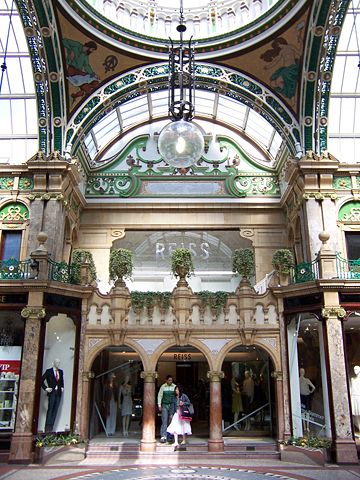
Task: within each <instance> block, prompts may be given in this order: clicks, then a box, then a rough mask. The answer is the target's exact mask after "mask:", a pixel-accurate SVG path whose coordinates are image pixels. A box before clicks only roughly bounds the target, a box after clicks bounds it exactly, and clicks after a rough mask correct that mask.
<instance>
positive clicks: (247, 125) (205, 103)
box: [84, 90, 283, 168]
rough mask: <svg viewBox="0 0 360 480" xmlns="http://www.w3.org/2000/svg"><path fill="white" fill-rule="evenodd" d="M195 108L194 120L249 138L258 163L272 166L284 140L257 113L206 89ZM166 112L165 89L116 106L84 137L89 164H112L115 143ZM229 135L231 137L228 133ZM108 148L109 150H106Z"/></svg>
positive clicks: (197, 100) (166, 95) (120, 143)
mask: <svg viewBox="0 0 360 480" xmlns="http://www.w3.org/2000/svg"><path fill="white" fill-rule="evenodd" d="M195 106H196V120H199V119H203V120H207V121H211V122H212V123H214V122H215V123H219V124H221V125H226V126H228V127H230V128H231V129H232V131H236V132H237V133H240V134H241V135H242V137H244V138H245V139H251V140H252V143H253V144H255V146H257V147H258V148H257V150H258V152H262V154H261V155H260V157H258V158H257V160H260V161H263V162H264V161H265V162H266V161H267V162H269V166H270V165H271V166H274V164H275V161H276V159H277V155H278V152H279V151H280V149H281V145H282V142H283V140H282V138H281V136H280V135H279V133H278V132H276V130H275V129H274V128H273V127H272V126H271V125H270V123H269V122H267V121H266V120H265V119H264V118H263V117H262V116H261V115H260V114H258V113H256V112H255V111H254V110H252V109H251V108H249V107H248V106H246V105H243V104H242V103H240V102H239V101H237V100H235V99H232V98H230V97H226V96H224V95H221V94H219V93H215V92H209V91H205V90H197V91H196V104H195ZM167 112H168V92H167V90H163V91H157V92H152V93H148V94H147V95H146V96H142V97H138V98H135V99H133V100H130V101H128V102H125V103H123V104H122V105H119V106H118V107H117V108H116V109H115V110H114V111H112V112H111V113H109V114H108V115H106V116H105V117H104V118H102V119H101V120H100V121H99V122H98V123H97V124H96V125H95V126H94V127H93V128H92V129H91V131H90V132H89V133H88V135H87V136H86V137H85V141H84V145H85V152H84V154H85V157H86V158H87V159H88V162H89V165H90V166H91V167H92V168H94V167H95V168H96V167H97V166H99V165H104V164H106V163H107V162H108V161H111V160H112V158H113V157H114V154H115V152H114V146H113V144H114V141H116V140H117V139H118V138H119V137H120V136H121V135H123V134H125V133H126V132H127V131H128V130H129V129H130V128H131V129H133V128H134V127H136V126H140V125H143V124H144V123H147V122H148V121H150V120H151V121H153V120H157V119H163V118H164V117H165V118H166V117H167ZM167 121H168V120H167ZM205 129H206V131H208V130H209V129H213V127H211V126H210V125H209V124H208V125H207V127H205ZM133 133H134V132H133ZM134 135H136V132H135V133H134ZM229 135H232V133H231V132H230V130H229ZM244 144H245V145H246V144H248V143H247V142H245V143H244ZM111 145H112V147H111V148H109V147H110V146H111ZM118 145H119V148H120V146H121V147H122V146H123V145H122V142H119V143H118ZM247 150H248V154H249V155H250V156H251V157H254V155H253V152H252V150H253V149H251V152H250V151H249V149H247Z"/></svg>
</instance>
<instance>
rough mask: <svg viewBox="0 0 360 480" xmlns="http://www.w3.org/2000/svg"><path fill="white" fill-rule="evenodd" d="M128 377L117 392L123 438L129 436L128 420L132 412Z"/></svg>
mask: <svg viewBox="0 0 360 480" xmlns="http://www.w3.org/2000/svg"><path fill="white" fill-rule="evenodd" d="M129 380H130V379H129V377H125V380H124V383H123V384H122V385H121V386H120V390H119V408H121V418H122V428H123V435H124V437H128V436H129V426H130V419H131V415H132V411H133V400H132V386H131V383H130V381H129Z"/></svg>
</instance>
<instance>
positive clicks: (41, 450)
mask: <svg viewBox="0 0 360 480" xmlns="http://www.w3.org/2000/svg"><path fill="white" fill-rule="evenodd" d="M84 458H85V444H79V445H60V446H58V447H35V450H34V463H38V464H41V465H44V464H46V463H52V464H54V463H62V462H80V461H81V460H83V459H84Z"/></svg>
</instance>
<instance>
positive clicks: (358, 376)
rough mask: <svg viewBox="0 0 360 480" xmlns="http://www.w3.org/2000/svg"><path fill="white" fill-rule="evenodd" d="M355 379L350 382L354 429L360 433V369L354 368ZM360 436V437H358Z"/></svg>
mask: <svg viewBox="0 0 360 480" xmlns="http://www.w3.org/2000/svg"><path fill="white" fill-rule="evenodd" d="M354 373H355V377H352V378H351V380H350V396H351V410H352V416H353V421H354V427H355V428H356V430H357V431H358V432H360V367H359V365H355V367H354ZM356 436H358V435H356Z"/></svg>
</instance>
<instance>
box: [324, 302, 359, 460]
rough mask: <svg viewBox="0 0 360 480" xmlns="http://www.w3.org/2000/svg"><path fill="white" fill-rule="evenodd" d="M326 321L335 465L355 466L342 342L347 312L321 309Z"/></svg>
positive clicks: (338, 308)
mask: <svg viewBox="0 0 360 480" xmlns="http://www.w3.org/2000/svg"><path fill="white" fill-rule="evenodd" d="M321 315H322V317H323V318H325V319H326V338H327V345H328V359H329V376H330V388H329V390H331V399H332V412H333V424H334V430H333V436H334V443H335V455H336V462H337V463H356V464H357V463H358V456H357V451H356V445H355V441H354V439H353V435H352V425H351V416H350V407H349V399H348V395H347V392H348V385H347V372H346V365H345V357H344V342H343V335H342V325H341V321H340V320H341V319H342V318H344V317H345V315H346V312H345V310H344V309H343V308H341V307H339V306H334V307H326V308H323V309H322V312H321Z"/></svg>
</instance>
